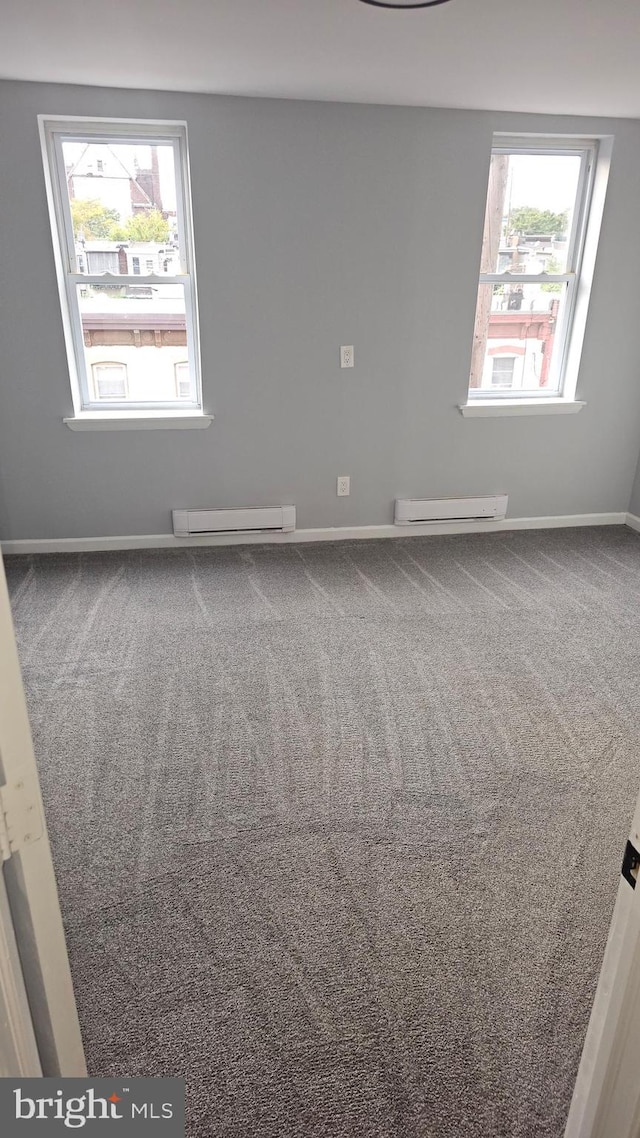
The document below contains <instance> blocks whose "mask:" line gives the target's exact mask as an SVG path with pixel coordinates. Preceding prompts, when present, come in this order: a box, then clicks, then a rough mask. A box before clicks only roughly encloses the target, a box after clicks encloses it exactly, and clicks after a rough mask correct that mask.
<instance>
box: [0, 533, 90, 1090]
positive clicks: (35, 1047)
mask: <svg viewBox="0 0 640 1138" xmlns="http://www.w3.org/2000/svg"><path fill="white" fill-rule="evenodd" d="M0 859H1V860H0V866H1V867H2V871H1V872H0V1022H2V1023H3V1026H5V1028H6V1030H5V1032H4V1036H5V1040H4V1042H5V1048H4V1049H3V1051H2V1052H0V1055H1V1056H2V1063H3V1066H5V1064H6V1066H7V1067H8V1070H7V1072H6V1073H7V1074H15V1075H25V1076H26V1075H40V1074H43V1075H51V1076H56V1075H62V1076H66V1075H78V1076H83V1075H86V1073H87V1072H86V1064H85V1058H84V1051H83V1047H82V1039H81V1036H80V1026H79V1023H78V1014H77V1010H76V1004H75V999H74V995H73V987H72V983H71V973H70V970H69V960H68V956H67V947H66V943H65V938H64V930H63V926H62V917H61V915H60V906H59V903H58V891H57V887H56V880H55V876H54V872H53V864H52V861H51V850H50V848H49V840H48V837H47V829H46V824H45V820H44V811H43V807H42V797H41V794H40V784H39V781H38V772H37V768H36V762H35V757H34V753H33V744H32V741H31V730H30V728H29V720H28V716H27V706H26V701H25V695H24V688H23V686H22V676H21V673H20V665H19V662H18V653H17V649H16V643H15V637H14V632H13V622H12V619H11V609H10V607H9V595H8V591H7V583H6V578H5V574H4V567H3V565H2V558H1V556H0Z"/></svg>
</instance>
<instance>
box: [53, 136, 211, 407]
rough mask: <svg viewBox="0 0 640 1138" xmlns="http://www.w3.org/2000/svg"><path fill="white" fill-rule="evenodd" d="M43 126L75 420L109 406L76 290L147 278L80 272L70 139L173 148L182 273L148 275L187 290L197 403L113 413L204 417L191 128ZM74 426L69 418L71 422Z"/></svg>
mask: <svg viewBox="0 0 640 1138" xmlns="http://www.w3.org/2000/svg"><path fill="white" fill-rule="evenodd" d="M38 123H39V128H40V138H41V144H42V153H43V161H44V171H45V182H46V188H47V198H48V203H49V215H50V220H51V231H52V237H53V248H54V257H55V262H56V273H57V277H58V288H59V293H60V304H61V309H62V320H63V327H64V334H65V343H66V348H67V358H68V363H69V374H70V380H71V394H72V399H73V407H74V417H75V418H77V419H78V420H80V419H83V420H90V419H91V418H95V419H96V420H98V419H100V418H102V417H104V414H105V401H104V400H103V401H101V402H99V403H98V402H97V401H96V399H95V397H94V394H95V393H94V391H93V389H92V384H91V376H90V366H89V365H88V363H87V360H86V356H85V349H84V336H83V332H82V321H81V316H80V309H79V304H78V300H77V286H78V285H81V284H83V283H84V284H95V285H100V284H108V283H110V282H111V281H115V280H117V281H118V283H121V284H127V283H129V284H132V285H134V286H139V285H140V281H141V274H140V275H138V274H135V275H134V274H132V273H131V274H125V273H119V274H118V275H117V276H114V275H110V274H98V275H89V274H87V273H79V272H78V271H77V269H78V266H77V263H76V247H75V238H74V233H73V224H72V220H71V208H70V203H69V194H68V191H67V186H66V170H65V164H64V156H63V151H62V143H63V141H64V140H65V139H67V138H70V139H73V140H74V141H80V142H81V141H87V142H108V143H111V144H113V143H115V144H116V145H117V144H118V143H120V144H129V145H131V144H134V143H138V144H140V145H150V144H154V143H155V144H164V145H169V146H171V147H172V148H173V152H174V169H175V175H176V218H177V229H178V244H179V252H180V272H179V273H178V274H169V273H163V274H162V275H161V276H160V275H158V274H149V275H148V276H145V277H144V283H145V284H146V285H153V284H158V285H161V284H162V285H167V284H178V285H181V286H182V287H183V289H184V299H185V323H186V334H187V357H188V361H189V374H190V379H191V390H192V396H193V397H192V399H180V400H178V399H173V400H158V401H153V402H151V401H145V402H136V401H133V400H127V401H126V402H125V401H120V400H109V401H108V411H109V413H110V414H113V413H116V415H117V418H118V419H119V420H122V419H126V418H131V419H137V420H139V421H141V420H142V417H143V416H144V418H145V419H146V418H149V419H153V418H158V419H160V418H162V417H167V415H168V414H169V413H171V417H172V419H174V418H175V416H176V415H180V414H182V415H185V413H186V414H188V415H189V416H191V417H193V416H197V417H200V416H203V417H204V418H206V419H207V425H208V422H210V417H208V416H204V415H203V407H202V382H201V368H200V338H199V330H198V304H197V290H196V276H195V254H194V241H193V223H192V216H191V191H190V183H189V160H188V144H187V125H186V123H185V122H173V121H172V122H167V121H157V120H132V119H111V118H109V119H107V118H87V117H85V116H65V117H59V116H54V115H39V116H38ZM65 421H66V422H69V424H70V425H72V424H71V422H70V421H69V420H65Z"/></svg>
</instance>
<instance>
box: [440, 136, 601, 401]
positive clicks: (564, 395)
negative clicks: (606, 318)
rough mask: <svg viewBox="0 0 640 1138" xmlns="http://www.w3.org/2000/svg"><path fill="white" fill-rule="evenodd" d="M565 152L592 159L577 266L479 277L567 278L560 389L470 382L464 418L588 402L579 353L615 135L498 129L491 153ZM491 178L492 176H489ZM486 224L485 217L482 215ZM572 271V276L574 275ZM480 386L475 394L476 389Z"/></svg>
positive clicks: (576, 235)
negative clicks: (581, 386) (518, 390)
mask: <svg viewBox="0 0 640 1138" xmlns="http://www.w3.org/2000/svg"><path fill="white" fill-rule="evenodd" d="M516 150H519V151H520V152H521V153H527V152H529V153H531V152H535V153H550V154H553V153H555V152H558V151H560V152H562V153H566V152H568V151H571V150H573V151H574V152H583V151H587V152H589V153H590V159H588V161H587V164H586V165H585V164H584V163H583V169H582V171H581V182H580V185H579V192H578V194H577V201H578V206H577V208H576V211H575V214H574V218H573V225H572V233H571V238H570V241H569V246H568V250H567V261H568V267H569V265H570V264H571V259H574V255H575V259H574V262H573V263H574V272H573V274H571V273H558V274H555V273H554V274H551V273H549V274H544V275H540V277H539V278H536V277H535V276H533V275H529V276H527V275H526V274H522V275H520V274H513V273H509V274H500V273H492V274H488V273H487V274H479V275H478V281H479V283H482V282H485V281H486V282H487V283H491V282H492V281H495V282H501V281H504V280H507V281H511V282H513V281H518V280H523V281H528V282H533V283H535V281H536V279H540V280H542V281H543V282H553V281H563V280H569V286H568V287H569V290H570V292H569V295H568V296H567V303H566V305H565V314H564V319H563V322H564V328H563V330H562V335H563V337H564V344H563V355H562V359H561V362H560V389H559V390H558V391H553V392H550V393H549V394H547V393H545V392H544V391H540V393H539V394H538V393H532V392H531V391H524V392H523V395H522V397H521V398H517V397H514V393H513V391H506V392H502V393H501V392H493V393H490V392H489V390H488V389H487V388H473V389H472V388H469V386H468V381H467V399H466V402H465V403H460V404H458V409H459V411H460V412H461V414H462V415H463V416H464V417H465V418H486V417H488V416H502V415H518V414H520V415H534V414H535V415H539V414H547V415H557V414H574V413H576V412H578V411H581V410H582V408H583V407H584V406H586V403H585V401H584V400H581V399H578V398H577V386H578V378H579V370H580V359H581V356H582V347H583V344H584V336H585V331H586V325H587V315H588V311H589V300H590V295H591V286H592V283H593V274H594V270H595V263H596V255H597V250H598V241H599V237H600V228H601V225H602V217H603V213H604V204H605V198H606V192H607V183H608V180H609V170H610V167H611V155H612V151H613V136H612V135H601V136H597V137H594V136H592V135H589V136H583V135H571V136H569V137H568V136H558V135H538V134H536V135H526V134H525V135H518V136H513V135H506V134H495V135H494V137H493V144H492V148H491V155H493V154H494V153H496V152H506V153H513V152H514V151H516ZM487 181H488V178H487ZM483 225H484V219H483ZM571 277H573V281H571ZM476 392H477V394H476Z"/></svg>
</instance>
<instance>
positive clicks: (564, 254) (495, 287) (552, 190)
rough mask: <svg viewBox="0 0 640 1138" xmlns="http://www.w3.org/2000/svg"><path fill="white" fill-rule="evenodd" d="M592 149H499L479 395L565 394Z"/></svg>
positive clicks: (474, 382) (480, 311) (475, 366)
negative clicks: (567, 348) (563, 383)
mask: <svg viewBox="0 0 640 1138" xmlns="http://www.w3.org/2000/svg"><path fill="white" fill-rule="evenodd" d="M591 155H592V148H591V147H589V146H587V145H586V144H579V143H576V145H575V147H567V148H566V149H564V148H563V149H560V148H554V149H550V148H549V146H548V144H545V143H544V142H543V141H542V140H541V141H540V143H538V144H537V145H536V144H535V143H532V142H531V141H530V140H528V141H524V140H523V142H522V145H521V147H520V146H518V147H515V146H514V147H511V148H509V149H506V148H501V147H499V146H496V147H494V150H493V152H492V156H491V166H490V173H489V188H488V194H487V205H486V212H485V224H484V234H483V241H482V258H481V266H480V286H479V290H478V301H477V307H476V320H475V328H474V339H473V351H472V359H471V377H470V384H469V397H470V398H473V397H474V396H475V397H482V398H486V397H490V398H504V396H511V397H514V396H523V397H527V398H529V397H531V396H534V395H542V396H544V395H557V394H558V393H559V392H560V390H561V387H562V379H563V361H564V355H565V347H566V343H567V338H568V335H569V332H570V326H571V314H572V306H573V298H574V294H575V287H576V281H577V273H578V269H579V265H580V257H581V234H582V230H583V228H584V226H583V224H582V222H583V217H584V209H585V202H586V183H587V173H588V169H589V163H590V158H591Z"/></svg>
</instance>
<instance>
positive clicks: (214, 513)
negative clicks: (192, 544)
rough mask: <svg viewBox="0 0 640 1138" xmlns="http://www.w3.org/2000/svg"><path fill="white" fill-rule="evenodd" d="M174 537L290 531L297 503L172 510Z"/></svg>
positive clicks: (292, 526) (293, 522)
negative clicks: (219, 508) (237, 507)
mask: <svg viewBox="0 0 640 1138" xmlns="http://www.w3.org/2000/svg"><path fill="white" fill-rule="evenodd" d="M171 513H172V517H173V533H174V536H175V537H194V536H197V535H198V534H201V535H202V536H204V535H206V534H212V533H267V532H268V533H273V532H276V533H291V532H292V530H294V529H295V528H296V508H295V506H257V507H251V506H246V507H244V506H243V507H241V508H240V509H236V510H172V511H171Z"/></svg>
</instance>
